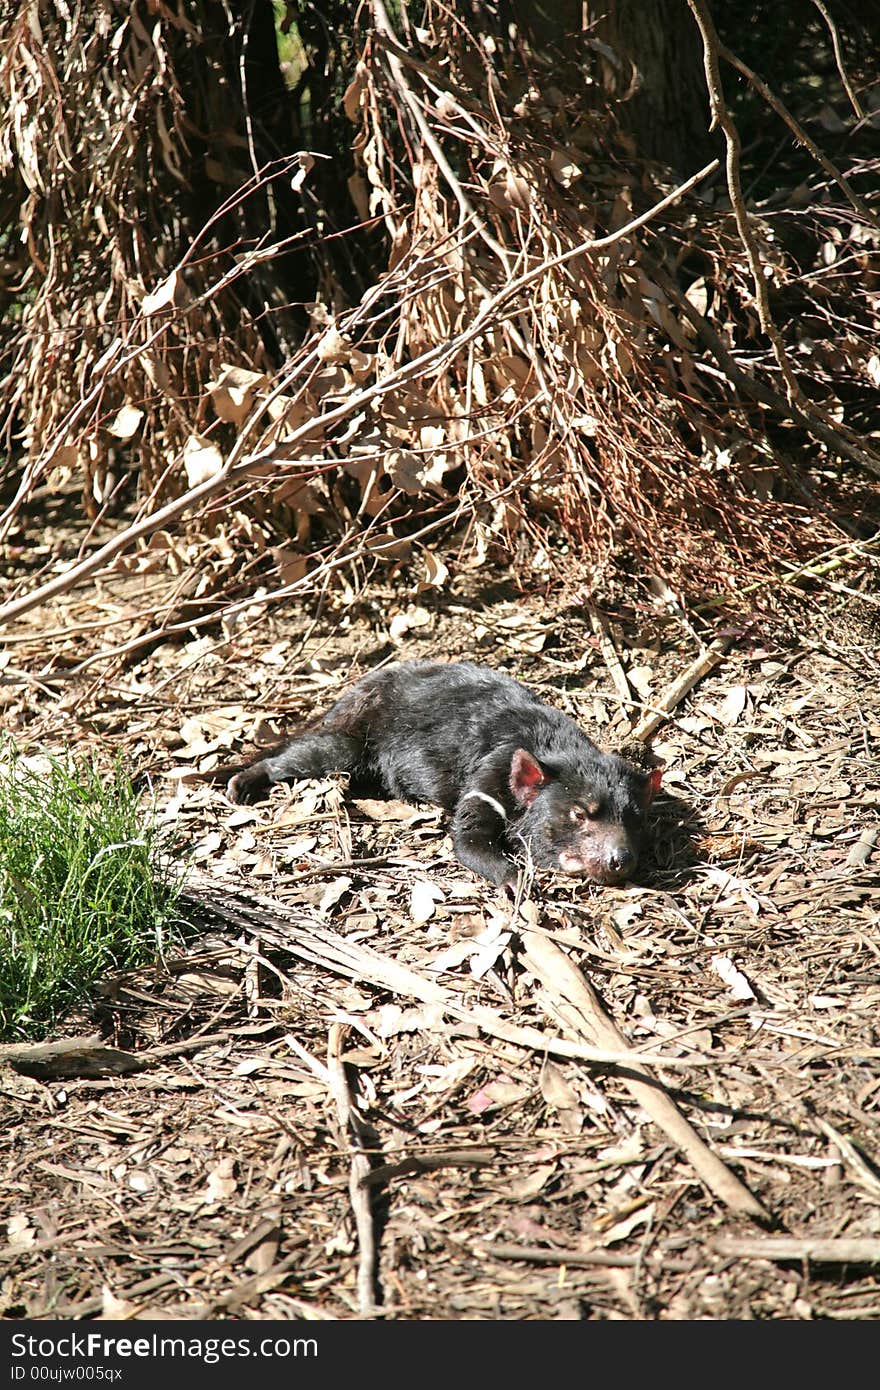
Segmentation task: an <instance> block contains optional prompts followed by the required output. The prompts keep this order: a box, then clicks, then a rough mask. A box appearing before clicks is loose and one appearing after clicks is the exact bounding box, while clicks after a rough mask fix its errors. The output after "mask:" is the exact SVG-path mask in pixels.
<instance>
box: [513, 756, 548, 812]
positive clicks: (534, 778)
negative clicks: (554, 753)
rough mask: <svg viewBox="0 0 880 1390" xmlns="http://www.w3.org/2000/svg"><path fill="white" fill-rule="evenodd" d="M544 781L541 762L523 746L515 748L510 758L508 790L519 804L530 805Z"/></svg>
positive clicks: (544, 775) (545, 776)
mask: <svg viewBox="0 0 880 1390" xmlns="http://www.w3.org/2000/svg"><path fill="white" fill-rule="evenodd" d="M546 781H547V774H546V773H545V772H544V769H543V768H542V767H541V764H540V763H539V762H538V761H537V760H536V759H535V758H533V757H532V755H531V753H527V752H526V750H525V749H524V748H517V750H516V752H515V753H514V755H513V757H512V758H511V760H510V790H511V791H512V792H513V794H514V796H515V797H516V799H517V801H518V802H519V803H520V805H522V806H531V804H532V802H533V801H534V799H535V797H536V796H537V795H538V792H539V791H540V790H541V788H542V786H543V785H544V783H545V782H546Z"/></svg>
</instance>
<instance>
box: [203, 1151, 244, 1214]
mask: <svg viewBox="0 0 880 1390" xmlns="http://www.w3.org/2000/svg"><path fill="white" fill-rule="evenodd" d="M237 1190H238V1183H237V1182H236V1179H235V1159H234V1158H221V1160H220V1162H219V1163H218V1164H217V1166H216V1168H212V1169H211V1171H210V1173H209V1174H208V1181H207V1182H206V1184H205V1201H206V1202H207V1203H209V1204H210V1205H212V1206H213V1205H215V1204H216V1203H217V1202H223V1201H225V1200H226V1198H227V1197H231V1196H232V1194H233V1193H234V1192H236V1191H237Z"/></svg>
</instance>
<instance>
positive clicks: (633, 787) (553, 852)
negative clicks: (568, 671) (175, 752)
mask: <svg viewBox="0 0 880 1390" xmlns="http://www.w3.org/2000/svg"><path fill="white" fill-rule="evenodd" d="M331 771H340V772H349V773H351V774H352V777H353V779H356V780H363V779H370V780H375V781H377V782H378V783H379V785H380V787H381V789H382V790H383V791H384V792H385V793H386V794H387V795H389V796H393V797H401V798H403V799H405V800H408V801H429V802H434V803H435V804H438V805H440V806H444V807H445V808H446V809H447V810H448V811H450V812H451V813H452V836H453V841H454V844H455V852H456V855H457V857H458V858H459V860H460V861H461V862H462V864H465V865H466V866H467V867H468V868H469V869H473V870H474V871H475V872H476V873H478V874H482V875H483V877H485V878H488V879H490V880H491V881H492V882H493V883H497V884H505V883H510V882H512V881H514V880H515V878H516V863H515V858H520V859H521V858H522V857H523V855H524V854H525V855H527V856H530V857H531V860H532V862H533V863H534V864H535V865H536V866H537V867H539V868H554V869H561V870H562V871H563V872H566V873H575V874H583V875H584V876H586V877H588V878H591V879H594V880H595V881H596V882H598V883H618V882H620V881H621V880H622V879H625V878H628V877H629V875H630V874H631V873H632V872H633V870H634V869H635V867H636V863H637V860H638V848H639V841H640V839H641V832H642V821H643V815H644V811H645V809H646V807H647V806H648V804H649V802H650V800H651V797H652V795H653V792H654V789H655V787H656V786H657V784H658V782H659V773H657V772H655V773H644V772H641V771H639V769H638V768H636V767H634V766H633V765H632V764H630V763H628V762H626V761H624V759H622V758H619V757H616V756H615V755H614V754H609V753H602V752H600V750H599V749H598V748H597V747H596V745H595V744H594V743H592V742H591V741H590V739H588V738H587V736H586V734H584V733H582V732H581V730H580V729H579V728H578V726H577V725H576V724H575V723H574V722H573V721H572V720H571V719H569V718H568V717H567V715H564V714H562V713H561V712H560V711H559V710H557V709H554V708H553V707H552V706H550V705H546V704H544V703H543V701H541V700H539V699H538V698H537V697H536V696H535V695H533V694H531V692H530V691H528V690H526V688H525V686H522V685H520V684H519V682H518V681H515V680H512V679H511V677H510V676H506V675H503V674H502V673H501V672H499V671H493V670H490V669H489V668H488V667H485V666H475V665H473V664H472V663H471V662H452V663H448V664H444V663H441V662H428V661H419V662H416V661H414V662H405V663H401V664H399V665H396V666H388V667H386V668H385V669H384V670H381V671H373V672H371V673H370V674H369V675H367V676H364V678H363V679H362V680H361V681H359V682H358V683H357V685H355V686H353V687H352V689H351V690H350V691H348V692H347V693H346V694H345V695H343V696H342V698H341V699H340V700H338V701H337V702H336V704H335V705H333V707H332V708H331V709H330V710H329V711H328V712H327V714H325V715H324V716H323V718H322V719H319V720H316V721H315V722H314V724H312V725H311V726H309V727H308V728H307V729H305V730H303V731H302V732H301V733H300V734H298V735H297V736H296V737H295V738H293V739H292V740H291V741H290V742H289V743H287V744H286V745H284V746H283V747H282V748H281V749H279V750H278V751H276V752H275V753H273V754H270V755H268V756H266V757H263V758H260V759H259V760H258V761H256V762H254V763H251V764H250V765H248V766H246V767H244V768H242V769H241V770H240V771H237V772H235V774H234V775H233V776H232V777H231V780H230V781H229V788H228V790H229V796H230V797H231V799H232V800H233V801H238V802H241V801H256V800H259V799H260V797H262V796H264V795H265V794H266V792H267V791H268V789H269V786H270V784H271V783H273V782H292V781H295V780H296V779H298V778H302V777H318V776H321V775H323V774H324V773H327V772H331Z"/></svg>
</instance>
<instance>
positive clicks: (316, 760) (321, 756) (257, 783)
mask: <svg viewBox="0 0 880 1390" xmlns="http://www.w3.org/2000/svg"><path fill="white" fill-rule="evenodd" d="M363 747H364V745H363V740H362V739H359V738H355V737H353V735H351V734H343V733H324V732H322V731H321V730H315V732H314V733H307V734H300V735H299V737H297V738H295V739H293V740H292V741H291V742H290V743H288V744H286V745H285V747H284V748H282V749H281V750H280V752H278V753H273V754H271V755H270V756H269V757H268V758H260V760H259V761H258V762H255V763H251V765H250V766H249V767H243V768H242V769H241V771H240V772H237V773H236V774H235V776H234V777H233V778H231V780H230V782H229V784H228V786H227V789H226V790H227V794H228V796H229V799H230V800H231V801H237V802H241V801H248V802H249V801H260V800H261V798H262V797H264V796H265V795H266V793H267V792H268V790H269V788H270V786H271V785H272V783H273V782H296V781H297V780H298V779H299V778H301V777H322V776H323V775H324V773H326V772H351V771H352V769H353V768H355V767H356V766H357V763H358V761H359V759H360V756H361V754H362V752H363Z"/></svg>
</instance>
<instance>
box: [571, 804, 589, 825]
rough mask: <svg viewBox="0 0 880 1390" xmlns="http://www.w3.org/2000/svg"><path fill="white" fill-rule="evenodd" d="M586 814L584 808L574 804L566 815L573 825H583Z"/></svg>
mask: <svg viewBox="0 0 880 1390" xmlns="http://www.w3.org/2000/svg"><path fill="white" fill-rule="evenodd" d="M587 814H588V813H587V808H586V806H581V805H579V804H578V803H577V802H575V804H574V805H573V806H572V808H571V810H570V811H569V813H568V815H569V819H570V820H572V821H574V823H575V825H583V823H584V821H585V820H586V819H587Z"/></svg>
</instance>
